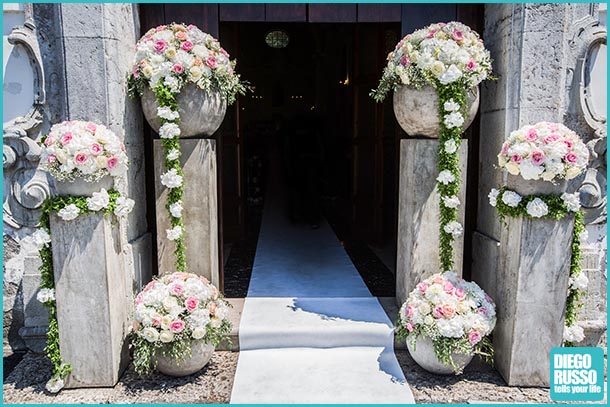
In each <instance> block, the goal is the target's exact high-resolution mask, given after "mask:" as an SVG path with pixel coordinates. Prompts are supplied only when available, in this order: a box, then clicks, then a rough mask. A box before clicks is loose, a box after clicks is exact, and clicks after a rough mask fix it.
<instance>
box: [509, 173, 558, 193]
mask: <svg viewBox="0 0 610 407" xmlns="http://www.w3.org/2000/svg"><path fill="white" fill-rule="evenodd" d="M506 186H508V187H509V188H510V189H512V190H514V191H515V192H516V193H518V194H519V195H521V196H525V195H534V194H556V195H561V194H563V193H564V192H566V190H567V189H568V181H567V180H565V179H561V180H558V181H553V182H551V181H544V180H542V179H537V180H526V179H523V178H522V177H521V175H513V174H508V177H507V179H506Z"/></svg>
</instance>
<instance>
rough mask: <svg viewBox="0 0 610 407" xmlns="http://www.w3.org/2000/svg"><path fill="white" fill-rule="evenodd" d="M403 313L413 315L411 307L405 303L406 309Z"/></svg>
mask: <svg viewBox="0 0 610 407" xmlns="http://www.w3.org/2000/svg"><path fill="white" fill-rule="evenodd" d="M405 315H406V316H408V317H410V316H411V315H413V307H412V306H410V305H407V309H406V310H405Z"/></svg>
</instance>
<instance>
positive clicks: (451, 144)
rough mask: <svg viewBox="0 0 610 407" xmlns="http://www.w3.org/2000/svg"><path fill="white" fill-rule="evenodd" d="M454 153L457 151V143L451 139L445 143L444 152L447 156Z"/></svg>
mask: <svg viewBox="0 0 610 407" xmlns="http://www.w3.org/2000/svg"><path fill="white" fill-rule="evenodd" d="M456 151H457V143H456V142H455V140H453V139H451V140H447V141H445V152H447V153H449V154H453V153H455V152H456Z"/></svg>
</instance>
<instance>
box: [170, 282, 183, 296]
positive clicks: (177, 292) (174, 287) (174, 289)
mask: <svg viewBox="0 0 610 407" xmlns="http://www.w3.org/2000/svg"><path fill="white" fill-rule="evenodd" d="M182 291H183V288H182V286H181V285H180V284H174V285H172V287H171V292H172V294H174V295H180V294H182Z"/></svg>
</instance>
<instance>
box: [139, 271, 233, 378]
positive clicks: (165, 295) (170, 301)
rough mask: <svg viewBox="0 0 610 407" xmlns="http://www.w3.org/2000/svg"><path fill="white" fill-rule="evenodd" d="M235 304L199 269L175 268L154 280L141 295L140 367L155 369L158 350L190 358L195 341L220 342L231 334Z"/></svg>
mask: <svg viewBox="0 0 610 407" xmlns="http://www.w3.org/2000/svg"><path fill="white" fill-rule="evenodd" d="M229 306H230V305H229V304H228V303H227V302H226V301H225V300H224V299H223V298H222V296H221V295H220V294H219V292H218V289H217V288H216V287H215V286H214V285H212V284H210V282H209V281H208V280H207V279H206V278H204V277H201V276H197V275H195V274H190V273H183V272H175V273H172V274H166V275H164V276H162V277H160V278H158V279H156V280H153V281H151V282H150V283H148V285H147V286H146V287H145V288H144V289H143V290H142V292H140V293H139V294H138V295H137V297H136V299H135V325H134V331H133V333H132V344H133V346H134V366H135V369H136V372H137V373H138V374H148V373H150V372H151V371H152V370H153V369H155V368H156V363H157V359H156V357H157V356H158V355H164V356H169V357H170V358H172V359H174V360H175V361H176V362H177V363H180V362H181V361H184V360H186V359H187V358H189V357H190V356H191V342H192V341H196V340H202V341H204V342H205V343H208V344H211V345H213V346H217V345H218V344H219V343H220V342H221V341H223V340H226V339H227V337H228V335H229V333H230V332H231V323H230V322H229V320H228V309H229ZM201 367H203V366H201Z"/></svg>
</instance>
